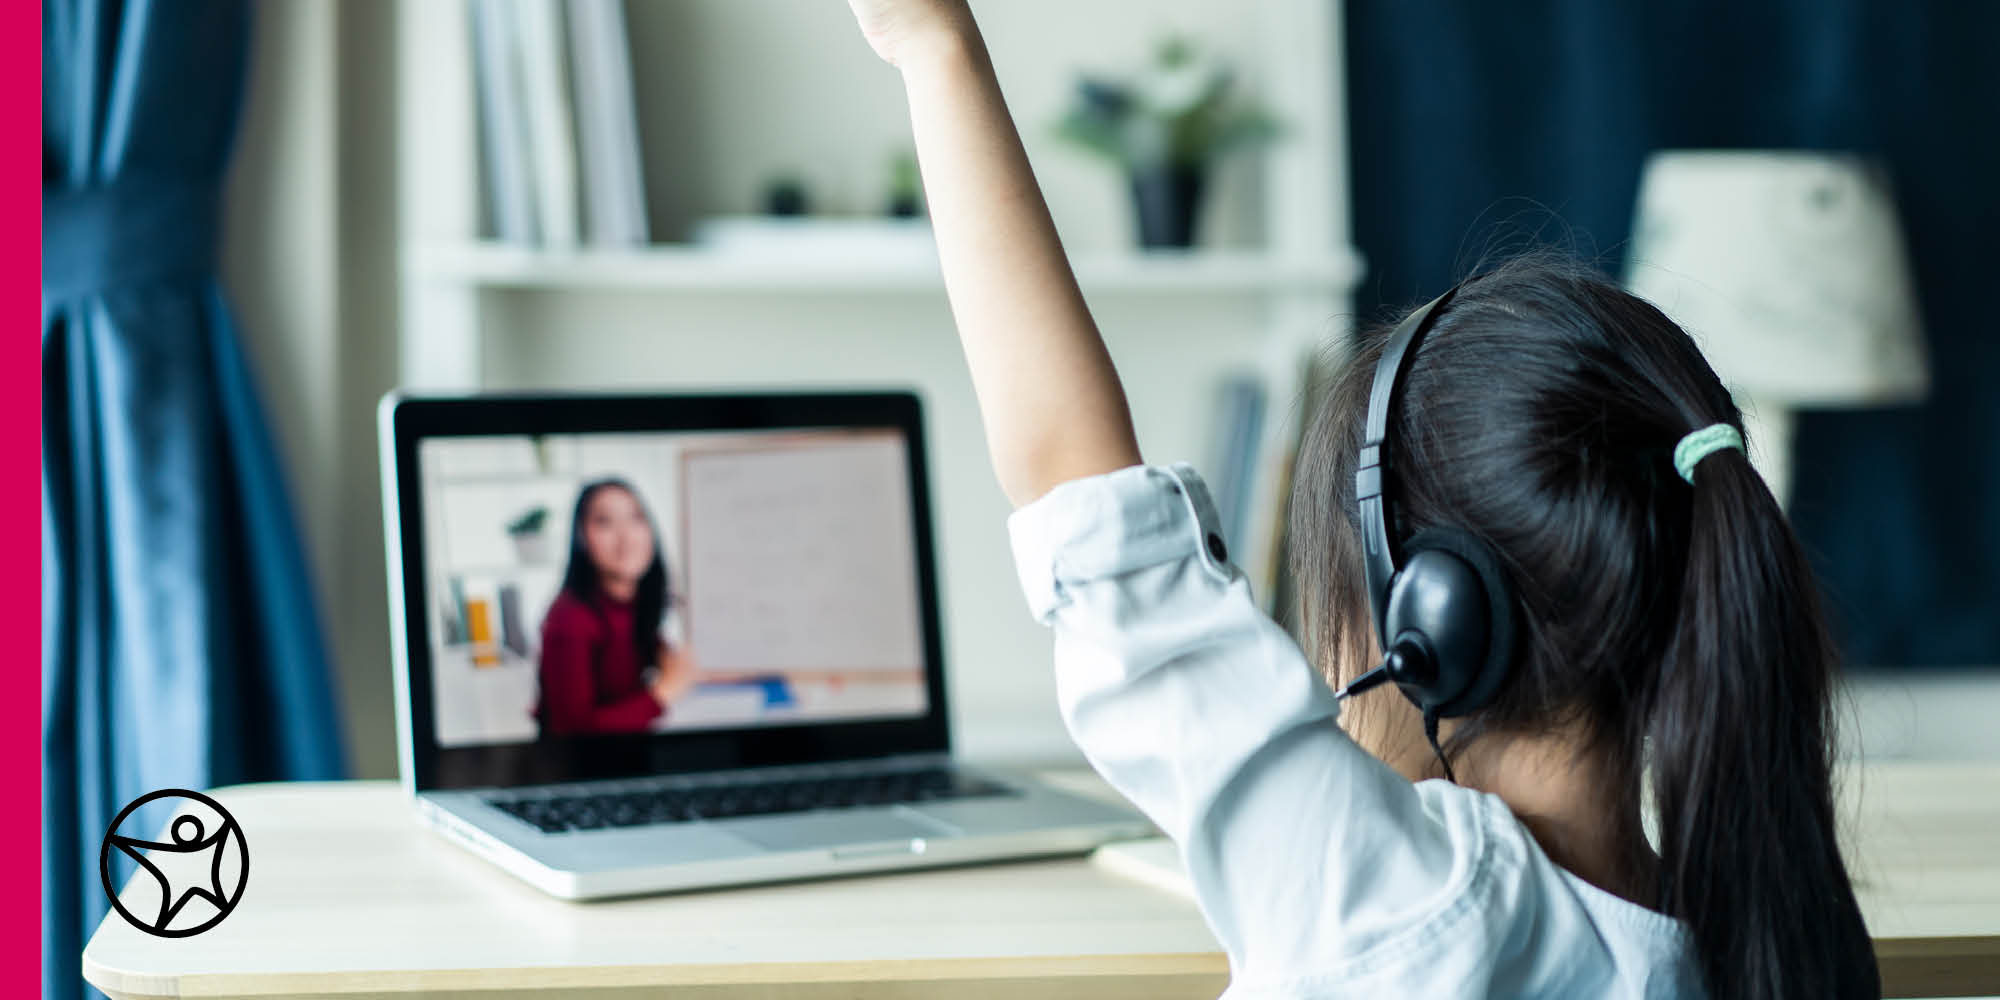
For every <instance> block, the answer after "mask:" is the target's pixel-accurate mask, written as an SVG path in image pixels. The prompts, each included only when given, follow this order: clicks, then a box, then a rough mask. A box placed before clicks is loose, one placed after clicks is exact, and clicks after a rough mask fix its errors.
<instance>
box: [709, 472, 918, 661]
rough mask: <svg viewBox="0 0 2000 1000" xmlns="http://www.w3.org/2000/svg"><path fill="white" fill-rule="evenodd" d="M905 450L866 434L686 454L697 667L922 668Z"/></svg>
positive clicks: (914, 554) (914, 547) (914, 552)
mask: <svg viewBox="0 0 2000 1000" xmlns="http://www.w3.org/2000/svg"><path fill="white" fill-rule="evenodd" d="M904 448H905V445H904V442H903V438H902V435H900V434H897V433H894V432H867V433H853V434H846V433H843V434H834V435H812V436H786V437H785V438H782V439H778V440H774V441H772V442H770V443H768V444H765V445H763V446H753V447H750V448H740V447H737V448H730V449H717V450H694V449H690V450H689V451H687V452H684V453H683V455H682V459H681V484H682V487H681V489H682V497H683V501H682V502H683V507H682V518H683V525H684V530H685V532H686V535H685V539H684V541H683V545H684V546H685V549H684V551H685V552H686V553H687V574H686V575H687V579H686V580H685V581H684V585H683V587H682V588H681V593H682V599H683V600H684V601H685V610H686V620H687V629H688V642H689V645H690V646H691V647H692V648H693V650H694V655H695V658H696V660H697V661H698V662H699V663H700V664H701V666H702V668H703V669H704V670H711V671H738V670H755V671H849V670H888V669H895V670H908V669H912V668H921V667H922V666H923V629H922V625H921V620H920V618H919V606H918V595H917V562H916V543H915V537H914V534H913V531H912V527H913V525H912V513H911V509H910V489H909V482H908V468H909V466H908V461H909V460H908V456H907V453H906V452H905V450H904Z"/></svg>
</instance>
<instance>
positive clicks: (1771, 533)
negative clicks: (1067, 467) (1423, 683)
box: [1290, 260, 1881, 998]
mask: <svg viewBox="0 0 2000 1000" xmlns="http://www.w3.org/2000/svg"><path fill="white" fill-rule="evenodd" d="M1382 347H1383V335H1382V334H1378V335H1376V336H1373V337H1367V338H1364V339H1363V342H1362V344H1361V345H1360V346H1359V348H1358V349H1357V351H1356V354H1355V356H1354V357H1353V358H1352V360H1351V363H1350V364H1349V365H1348V367H1346V369H1345V370H1344V372H1343V373H1342V374H1340V375H1339V376H1338V377H1337V378H1336V379H1335V381H1334V383H1333V385H1332V386H1331V387H1330V389H1329V392H1328V393H1327V395H1326V397H1325V401H1324V403H1323V404H1322V406H1321V407H1320V409H1319V411H1318V412H1317V414H1316V415H1315V416H1313V417H1312V418H1311V420H1310V421H1309V423H1308V426H1307V432H1306V436H1305V439H1304V441H1303V442H1302V446H1301V449H1300V456H1299V465H1298V470H1297V472H1296V476H1295V481H1294V485H1293V499H1292V521H1291V525H1290V537H1291V542H1292V548H1291V566H1292V571H1293V573H1294V575H1295V578H1296V579H1297V581H1298V585H1299V602H1300V606H1299V608H1298V611H1299V613H1300V616H1301V620H1302V623H1303V625H1304V629H1305V633H1306V641H1307V644H1308V646H1309V648H1310V649H1311V650H1312V652H1313V654H1314V659H1315V662H1318V663H1320V664H1321V665H1322V667H1323V668H1327V669H1334V670H1339V671H1340V672H1342V673H1351V672H1353V670H1355V669H1356V668H1357V667H1365V666H1366V665H1367V663H1366V662H1365V661H1364V660H1363V659H1362V658H1363V657H1366V656H1371V655H1372V654H1373V653H1374V652H1375V649H1374V647H1373V645H1372V635H1373V633H1372V630H1371V626H1370V624H1369V615H1368V610H1367V609H1368V597H1367V594H1366V593H1365V590H1364V588H1365V583H1364V582H1363V577H1362V569H1361V566H1362V562H1361V556H1360V544H1361V541H1360V533H1359V527H1358V525H1359V520H1358V514H1357V509H1356V504H1355V499H1354V467H1355V461H1356V456H1357V453H1358V452H1359V450H1360V444H1361V441H1360V437H1361V423H1362V416H1363V411H1364V410H1365V408H1366V405H1367V401H1368V392H1369V382H1370V379H1371V378H1372V376H1373V374H1374V369H1375V363H1376V360H1377V359H1378V358H1379V357H1380V356H1381V352H1382ZM1397 402H1398V405H1397V413H1396V414H1395V415H1394V418H1393V421H1392V425H1391V430H1390V435H1391V437H1392V438H1393V439H1394V440H1395V442H1396V446H1397V449H1398V451H1397V464H1396V468H1395V472H1394V475H1395V477H1396V488H1397V496H1398V504H1397V506H1398V512H1399V514H1400V521H1401V524H1400V527H1399V529H1398V531H1399V532H1400V537H1405V538H1407V537H1409V536H1410V535H1411V534H1413V533H1415V532H1416V531H1419V530H1422V529H1423V528H1426V527H1430V526H1434V525H1451V526H1454V527H1458V528H1461V529H1463V530H1466V531H1470V532H1472V533H1473V534H1475V535H1478V536H1480V537H1482V538H1484V539H1485V540H1486V541H1487V542H1488V543H1489V544H1491V545H1492V547H1493V548H1494V550H1495V551H1496V553H1497V554H1498V555H1499V557H1500V560H1501V562H1502V563H1503V565H1504V566H1505V568H1506V570H1507V571H1508V572H1509V573H1510V574H1511V576H1512V579H1513V581H1514V584H1515V587H1516V592H1517V597H1518V600H1519V602H1520V606H1519V607H1518V608H1517V609H1516V611H1517V616H1516V617H1517V619H1518V620H1520V621H1521V622H1522V623H1523V629H1524V635H1523V637H1522V642H1521V645H1520V647H1519V649H1520V654H1519V658H1518V659H1517V660H1516V661H1515V665H1514V668H1513V673H1512V675H1511V677H1510V680H1509V682H1508V684H1507V686H1506V687H1505V688H1504V689H1503V690H1502V692H1501V693H1500V694H1499V695H1498V697H1497V698H1496V699H1495V701H1494V702H1493V703H1492V704H1490V705H1489V706H1488V707H1487V708H1485V709H1483V710H1482V711H1480V712H1478V713H1476V714H1475V715H1473V716H1472V717H1470V718H1468V719H1466V720H1464V724H1463V725H1462V726H1461V727H1460V728H1459V730H1458V732H1456V733H1455V734H1454V735H1453V737H1452V739H1451V740H1450V741H1449V742H1448V743H1447V744H1446V746H1445V749H1444V753H1445V754H1446V755H1447V756H1450V755H1452V754H1455V753H1459V752H1462V751H1463V750H1464V749H1465V747H1466V746H1467V745H1469V744H1470V743H1472V742H1473V741H1475V740H1477V739H1478V738H1479V737H1480V736H1481V735H1483V734H1489V733H1491V734H1506V733H1534V732H1540V731H1546V730H1548V729H1549V728H1551V727H1552V726H1557V725H1579V726H1580V727H1581V729H1582V731H1583V732H1584V733H1586V734H1587V740H1588V747H1587V752H1589V753H1591V754H1593V755H1595V756H1596V757H1597V758H1598V759H1599V760H1601V761H1602V762H1603V763H1604V765H1605V766H1606V767H1607V768H1608V773H1609V774H1610V775H1612V776H1613V778H1614V779H1615V780H1614V781H1613V783H1612V785H1613V787H1612V788H1610V789H1607V800H1606V803H1605V807H1606V808H1607V809H1608V810H1616V815H1617V816H1618V817H1620V818H1621V820H1622V819H1623V818H1625V817H1631V818H1633V819H1634V820H1635V821H1636V817H1638V816H1639V815H1640V812H1641V810H1640V795H1641V792H1640V789H1641V776H1642V775H1646V776H1650V778H1651V782H1652V803H1651V804H1652V806H1653V807H1654V809H1655V811H1656V812H1655V815H1656V816H1657V819H1658V839H1659V844H1658V848H1659V863H1658V871H1657V872H1627V873H1625V874H1627V875H1629V876H1633V877H1635V878H1636V879H1643V880H1644V883H1652V884H1657V885H1658V886H1659V889H1658V894H1657V899H1656V900H1655V905H1656V906H1657V908H1658V909H1660V910H1663V911H1664V912H1666V913H1667V914H1669V915H1671V916H1673V917H1676V918H1678V919H1680V920H1682V921H1684V922H1685V923H1686V924H1687V926H1688V927H1689V928H1690V929H1691V930H1692V932H1693V941H1694V945H1695V949H1696V951H1697V954H1698V958H1699V962H1700V965H1701V968H1702V970H1703V973H1704V977H1705V981H1706V983H1707V986H1708V990H1709V993H1710V995H1711V996H1714V997H1718V998H1736V997H1745V998H1763V997H1816V998H1817V997H1860V996H1868V997H1876V996H1880V995H1881V986H1880V981H1879V978H1878V974H1877V970H1876V967H1875V960H1874V953H1873V949H1872V947H1871V944H1870V941H1869V938H1868V932H1867V929H1866V927H1865V926H1863V924H1862V920H1861V912H1860V908H1859V906H1858V905H1857V904H1856V903H1855V899H1854V893H1853V890H1852V888H1851V886H1850V884H1849V881H1848V875H1847V869H1846V865H1845V864H1844V863H1843V861H1842V860H1841V855H1840V851H1839V847H1838V845H1837V844H1836V842H1835V830H1834V828H1835V822H1834V804H1833V790H1832V779H1831V760H1832V755H1833V747H1832V745H1831V738H1832V735H1833V734H1832V728H1833V726H1832V717H1833V712H1832V708H1831V698H1832V685H1833V672H1834V668H1835V662H1836V651H1835V647H1834V645H1833V643H1832V641H1831V639H1830V638H1829V636H1828V633H1827V629H1826V626H1825V622H1824V618H1823V615H1822V612H1821V609H1820V604H1819V598H1818V594H1817V589H1816V587H1815V584H1814V582H1813V578H1812V575H1811V573H1810V572H1809V570H1808V568H1807V564H1806V560H1805V557H1804V554H1803V553H1802V551H1801V549H1800V547H1799V543H1798V541H1797V539H1796V538H1795V537H1794V536H1793V534H1792V531H1791V528H1790V526H1789V525H1788V524H1787V523H1786V520H1785V517H1784V514H1783V512H1782V511H1781V510H1780V509H1779V507H1778V504H1777V502H1776V500H1775V499H1774V498H1773V497H1772V495H1771V492H1770V490H1769V489H1768V488H1767V487H1766V486H1765V484H1764V481H1763V479H1762V478H1761V477H1760V476H1759V475H1758V473H1757V471H1756V470H1755V469H1754V468H1752V467H1751V465H1750V462H1749V459H1748V458H1747V456H1746V455H1745V454H1744V453H1743V452H1741V451H1734V450H1730V451H1722V452H1718V453H1716V454H1714V455H1712V456H1710V457H1709V458H1708V459H1707V460H1705V461H1703V462H1702V463H1701V464H1700V465H1699V467H1698V468H1697V469H1696V471H1695V474H1694V482H1693V484H1692V485H1690V484H1689V483H1687V482H1684V481H1682V479H1681V478H1680V476H1679V475H1678V474H1677V473H1676V472H1675V470H1674V465H1673V459H1672V452H1673V449H1674V445H1675V444H1676V443H1677V442H1679V440H1680V439H1681V437H1682V436H1683V435H1685V434H1687V433H1688V432H1689V431H1693V430H1696V429H1699V428H1702V427H1706V426H1708V425H1710V424H1715V423H1727V424H1730V425H1732V426H1735V427H1737V428H1738V429H1739V430H1740V429H1741V428H1742V418H1741V415H1740V414H1739V413H1738V411H1737V408H1736V405H1735V403H1734V402H1733V401H1732V400H1731V399H1730V396H1729V393H1728V391H1727V390H1725V389H1724V388H1723V386H1722V383H1721V381H1720V380H1718V379H1717V378H1716V376H1715V373H1714V371H1712V370H1711V369H1710V368H1709V366H1708V363H1707V362H1706V361H1705V360H1704V359H1703V358H1702V356H1701V353H1700V351H1699V350H1698V349H1697V348H1696V347H1695V345H1694V343H1693V341H1691V340H1690V339H1689V338H1688V336H1687V334H1686V333H1684V332H1682V331H1681V329H1680V328H1679V327H1678V326H1676V325H1674V323H1673V322H1672V321H1670V320H1668V319H1667V318H1666V317H1665V316H1663V315H1661V313H1660V312H1659V311H1658V310H1657V309H1655V308H1653V307H1652V306H1651V305H1649V304H1647V303H1646V302H1644V301H1643V300H1641V299H1638V298H1636V297H1634V296H1632V295H1629V294H1627V293H1625V292H1623V291H1621V290H1619V289H1618V288H1616V287H1613V286H1612V285H1610V284H1607V283H1605V282H1604V281H1602V280H1599V279H1597V278H1596V277H1594V276H1593V275H1591V274H1589V273H1588V272H1586V271H1583V270H1581V269H1580V268H1577V267H1575V266H1573V265H1565V264H1559V263H1552V262H1550V261H1548V260H1523V261H1516V262H1513V263H1510V264H1505V265H1502V266H1500V267H1498V268H1496V269H1494V270H1492V271H1490V272H1488V273H1486V274H1484V275H1481V276H1479V277H1477V278H1475V279H1473V280H1472V281H1470V282H1468V283H1467V284H1466V285H1465V286H1464V287H1463V288H1462V289H1461V290H1460V291H1459V293H1458V295H1457V297H1456V298H1454V299H1453V300H1452V301H1451V302H1450V303H1449V304H1448V305H1447V307H1446V309H1445V310H1444V311H1443V312H1442V313H1440V314H1439V315H1438V318H1437V320H1436V323H1435V325H1434V326H1433V328H1432V331H1431V333H1430V335H1429V336H1428V337H1427V338H1426V339H1425V340H1424V342H1423V344H1422V345H1421V347H1420V349H1419V352H1418V354H1417V356H1416V358H1415V359H1414V361H1413V363H1412V364H1411V367H1410V369H1409V375H1408V377H1407V379H1406V381H1405V382H1404V383H1403V388H1402V390H1401V392H1400V393H1399V396H1398V401H1397ZM1340 679H1341V678H1334V680H1335V681H1336V682H1338V681H1339V680H1340ZM1649 860H1650V859H1649ZM1655 879H1656V881H1655ZM1644 883H1641V884H1644Z"/></svg>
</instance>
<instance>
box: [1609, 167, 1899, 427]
mask: <svg viewBox="0 0 2000 1000" xmlns="http://www.w3.org/2000/svg"><path fill="white" fill-rule="evenodd" d="M1626 285H1627V287H1629V288H1630V289H1631V290H1632V291H1633V292H1634V293H1635V294H1637V295H1639V296H1641V297H1643V298H1645V299H1647V300H1649V301H1651V302H1652V303H1653V304H1654V305H1656V306H1658V307H1659V308H1660V310H1661V311H1662V312H1665V313H1666V314H1667V316H1668V317H1670V318H1672V319H1673V320H1674V321H1675V322H1677V323H1679V324H1680V325H1681V327H1682V328H1683V329H1685V330H1687V331H1688V333H1689V334H1690V335H1692V336H1693V337H1694V339H1695V342H1696V343H1698V344H1700V345H1701V347H1702V350H1703V352H1704V353H1705V354H1707V356H1708V359H1709V363H1710V364H1711V365H1713V366H1714V367H1715V370H1716V373H1717V374H1718V375H1720V376H1721V377H1722V380H1723V382H1724V383H1725V384H1727V385H1729V386H1730V388H1731V390H1732V391H1735V392H1738V393H1739V394H1740V395H1745V396H1752V397H1757V398H1761V399H1767V400H1772V401H1782V402H1784V403H1787V404H1791V405H1797V406H1854V405H1865V404H1869V403H1891V402H1903V401H1909V400H1913V399H1918V398H1921V397H1922V396H1923V395H1924V393H1925V391H1926V389H1927V388H1928V380H1927V375H1926V365H1925V357H1924V354H1925V352H1924V348H1923V342H1922V335H1921V332H1920V328H1919V320H1918V317H1917V309H1916V301H1915V297H1914V296H1913V294H1912V292H1911V283H1910V274H1909V268H1908V264H1907V261H1906V258H1905V256H1904V252H1903V238H1902V232H1901V230H1900V229H1899V228H1898V227H1897V224H1896V214H1895V203H1894V200H1893V199H1892V198H1891V196H1890V190H1889V186H1888V182H1887V179H1886V178H1885V176H1884V175H1883V174H1882V172H1881V171H1879V170H1876V169H1874V168H1872V167H1871V166H1870V165H1869V164H1867V163H1866V162H1865V161H1863V160H1860V159H1858V158H1856V157H1850V156H1835V155H1823V154H1814V153H1779V152H1664V153H1658V154H1655V155H1654V156H1653V158H1652V159H1651V160H1650V161H1649V162H1648V163H1647V165H1646V171H1645V174H1644V177H1643V178H1642V180H1641V182H1640V191H1639V209H1638V218H1637V220H1636V222H1635V225H1634V229H1633V246H1632V255H1631V258H1630V266H1629V268H1628V270H1627V274H1626Z"/></svg>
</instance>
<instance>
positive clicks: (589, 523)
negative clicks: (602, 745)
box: [535, 478, 695, 736]
mask: <svg viewBox="0 0 2000 1000" xmlns="http://www.w3.org/2000/svg"><path fill="white" fill-rule="evenodd" d="M669 594H670V590H669V588H668V586H667V564H666V560H665V559H664V558H662V557H661V554H660V539H659V532H658V531H656V530H654V526H653V520H652V516H651V515H650V514H648V513H647V511H646V506H645V504H643V503H641V502H640V500H639V494H638V492H637V491H636V490H634V489H633V488H632V486H631V485H630V484H629V483H626V482H625V481H624V480H621V479H610V478H607V479H599V480H596V481H595V482H591V483H587V484H585V485H584V487H583V490H582V491H581V492H579V493H578V494H577V498H576V510H575V513H574V514H573V515H572V516H571V518H570V533H569V565H568V568H567V569H566V570H565V571H564V572H563V581H562V590H561V592H560V593H558V594H557V595H556V599H555V601H554V602H553V603H551V604H550V605H549V613H548V615H547V617H545V618H543V619H542V655H541V664H540V681H541V698H540V701H539V703H538V704H537V705H536V708H535V718H536V721H537V722H538V723H539V724H540V726H541V731H542V735H543V736H573V735H580V734H591V733H643V732H646V731H647V730H648V729H650V728H651V727H652V725H653V722H654V720H655V719H657V718H658V717H659V716H660V715H661V713H663V712H665V711H667V708H668V706H670V705H671V704H672V703H673V702H674V701H675V699H677V698H679V697H680V696H682V695H683V694H686V693H687V691H688V690H689V689H690V688H692V687H693V686H694V683H695V666H694V660H693V657H692V656H691V655H690V654H689V652H688V651H687V650H686V649H684V648H679V647H676V646H672V645H669V644H668V643H667V642H666V641H665V640H663V639H662V638H661V637H660V623H661V621H662V619H664V617H665V616H666V609H667V601H668V599H669Z"/></svg>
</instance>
